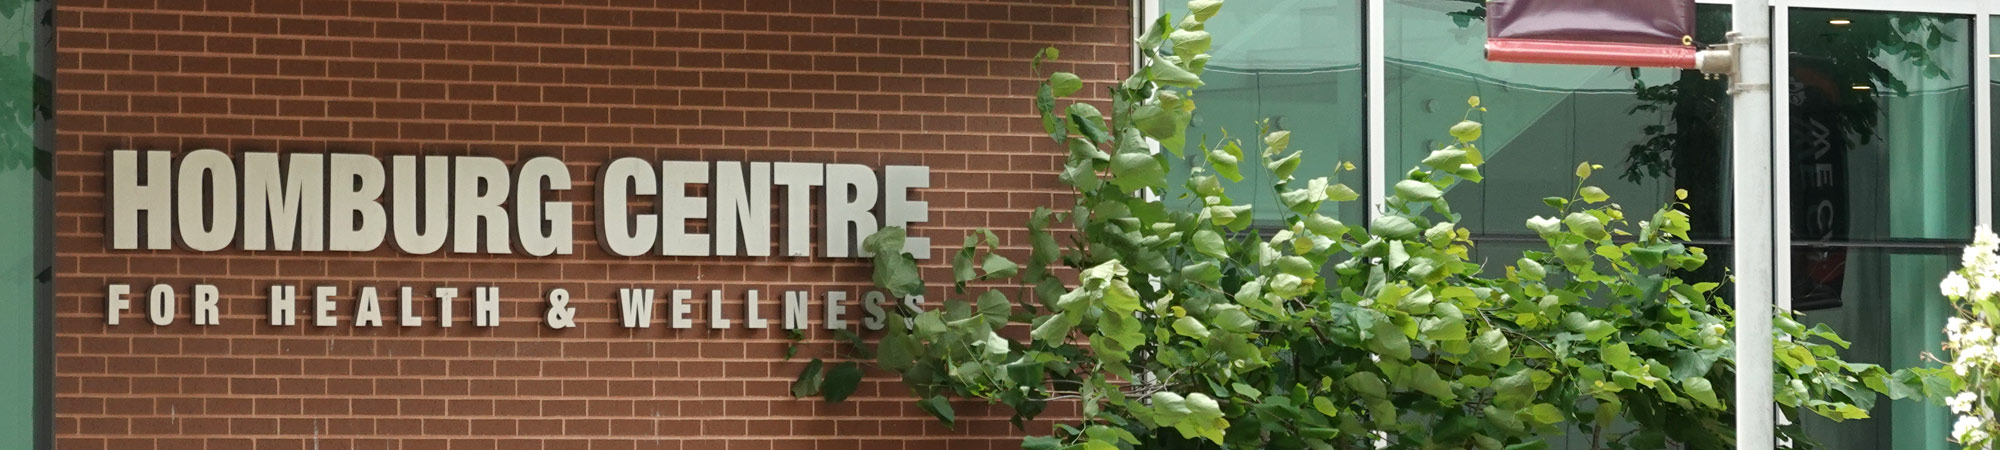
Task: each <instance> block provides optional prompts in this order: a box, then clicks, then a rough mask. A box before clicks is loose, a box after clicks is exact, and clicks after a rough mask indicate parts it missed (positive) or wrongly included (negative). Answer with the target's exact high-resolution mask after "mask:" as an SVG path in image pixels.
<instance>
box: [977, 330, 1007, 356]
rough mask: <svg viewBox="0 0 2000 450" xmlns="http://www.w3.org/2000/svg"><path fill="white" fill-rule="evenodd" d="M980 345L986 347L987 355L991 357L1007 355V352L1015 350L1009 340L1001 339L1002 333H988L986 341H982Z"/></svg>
mask: <svg viewBox="0 0 2000 450" xmlns="http://www.w3.org/2000/svg"><path fill="white" fill-rule="evenodd" d="M979 345H980V346H981V347H985V350H986V353H987V354H990V355H1005V354H1007V352H1009V351H1011V350H1013V344H1012V343H1011V342H1010V341H1008V340H1007V338H1004V337H1001V336H1000V333H995V332H992V331H987V332H986V339H985V340H982V341H980V344H979Z"/></svg>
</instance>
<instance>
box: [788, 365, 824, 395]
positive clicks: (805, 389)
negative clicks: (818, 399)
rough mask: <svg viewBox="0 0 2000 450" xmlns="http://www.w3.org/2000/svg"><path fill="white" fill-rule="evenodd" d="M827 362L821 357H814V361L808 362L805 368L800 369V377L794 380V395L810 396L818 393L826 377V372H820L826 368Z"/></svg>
mask: <svg viewBox="0 0 2000 450" xmlns="http://www.w3.org/2000/svg"><path fill="white" fill-rule="evenodd" d="M825 364H826V363H824V362H822V361H820V360H819V358H813V360H812V362H809V363H806V368H805V370H801V371H799V379H798V380H795V381H792V396H793V397H810V396H812V395H813V394H818V393H819V390H820V383H822V382H824V381H825V379H826V377H825V376H824V374H822V373H820V372H821V371H822V370H824V369H825V367H824V366H825Z"/></svg>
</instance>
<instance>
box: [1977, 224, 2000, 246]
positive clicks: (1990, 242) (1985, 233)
mask: <svg viewBox="0 0 2000 450" xmlns="http://www.w3.org/2000/svg"><path fill="white" fill-rule="evenodd" d="M1972 246H1973V247H1975V248H1981V249H1987V250H1992V249H1994V248H2000V236H1996V235H1994V234H1993V230H1989V229H1987V228H1986V226H1985V225H1980V226H1978V227H1977V228H1975V229H1973V230H1972Z"/></svg>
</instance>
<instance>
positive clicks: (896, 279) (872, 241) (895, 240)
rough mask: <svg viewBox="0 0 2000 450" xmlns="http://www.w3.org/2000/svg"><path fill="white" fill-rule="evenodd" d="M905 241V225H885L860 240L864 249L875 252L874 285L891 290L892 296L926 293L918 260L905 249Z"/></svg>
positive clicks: (899, 296) (900, 296)
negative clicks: (919, 273)
mask: <svg viewBox="0 0 2000 450" xmlns="http://www.w3.org/2000/svg"><path fill="white" fill-rule="evenodd" d="M903 240H904V236H903V228H902V227H883V228H882V229H881V230H878V231H876V232H875V234H871V235H868V238H867V239H863V240H862V241H861V247H862V248H863V249H867V250H868V251H870V252H873V253H874V254H875V276H874V278H875V285H876V286H881V287H882V288H884V289H888V290H889V295H890V296H891V297H896V298H902V297H907V296H911V295H917V294H921V293H923V292H924V280H923V279H922V278H919V276H918V272H917V260H916V258H915V257H912V256H910V255H909V254H908V253H904V252H903Z"/></svg>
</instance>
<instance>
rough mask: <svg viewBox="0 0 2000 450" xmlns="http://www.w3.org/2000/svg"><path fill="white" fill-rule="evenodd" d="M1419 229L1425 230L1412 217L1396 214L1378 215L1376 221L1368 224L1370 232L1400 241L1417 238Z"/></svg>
mask: <svg viewBox="0 0 2000 450" xmlns="http://www.w3.org/2000/svg"><path fill="white" fill-rule="evenodd" d="M1419 231H1423V230H1420V229H1418V228H1417V224H1415V223H1412V222H1410V219H1405V218H1403V217H1402V216H1395V215H1383V216H1381V217H1376V218H1375V222H1373V223H1370V224H1368V232H1369V233H1370V234H1374V235H1376V236H1381V237H1384V238H1388V239H1394V240H1399V241H1407V240H1412V239H1416V238H1417V232H1419Z"/></svg>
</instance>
